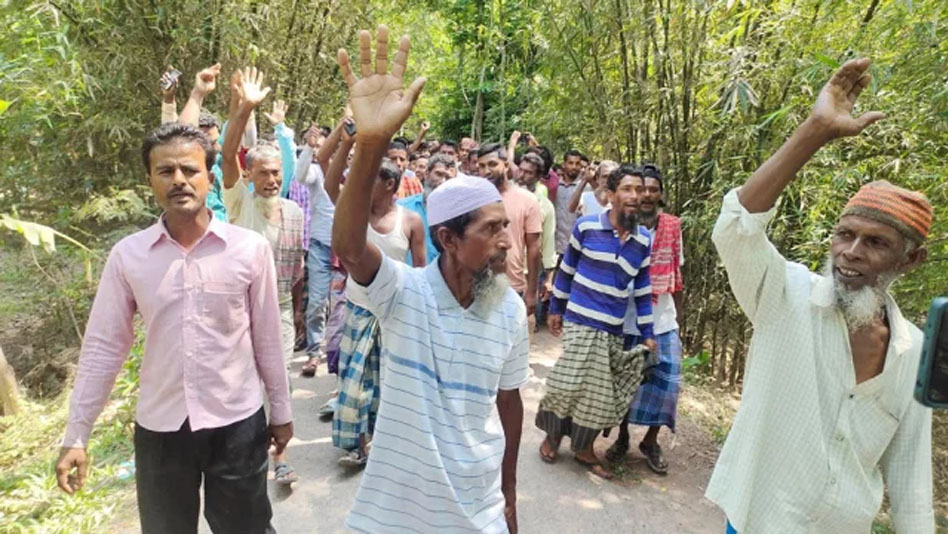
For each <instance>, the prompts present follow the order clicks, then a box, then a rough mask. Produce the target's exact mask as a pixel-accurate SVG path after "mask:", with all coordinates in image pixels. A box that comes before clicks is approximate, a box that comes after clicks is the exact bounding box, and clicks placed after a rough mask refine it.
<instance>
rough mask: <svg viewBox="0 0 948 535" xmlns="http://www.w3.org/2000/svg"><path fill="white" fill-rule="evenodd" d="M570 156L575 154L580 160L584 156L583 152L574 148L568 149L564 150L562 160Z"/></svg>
mask: <svg viewBox="0 0 948 535" xmlns="http://www.w3.org/2000/svg"><path fill="white" fill-rule="evenodd" d="M571 156H575V157H577V158H579V159H580V160H582V159H583V158H586V157H585V156H583V153H581V152H579V151H578V150H576V149H569V150H568V151H566V152H565V153H564V154H563V161H564V162H565V161H566V160H567V159H568V158H569V157H571Z"/></svg>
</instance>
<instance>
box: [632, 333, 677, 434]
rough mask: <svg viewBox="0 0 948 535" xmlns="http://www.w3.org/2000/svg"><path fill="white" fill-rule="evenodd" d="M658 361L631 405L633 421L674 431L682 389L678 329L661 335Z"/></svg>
mask: <svg viewBox="0 0 948 535" xmlns="http://www.w3.org/2000/svg"><path fill="white" fill-rule="evenodd" d="M657 338H658V340H657V342H658V364H657V365H656V366H655V367H654V368H652V369H651V374H650V375H649V378H648V381H646V382H645V383H642V386H641V387H639V390H638V392H636V394H635V398H634V399H633V400H632V404H631V405H630V406H629V419H628V422H629V423H630V424H635V425H647V426H650V427H651V426H662V425H667V426H668V428H669V429H671V430H672V432H674V431H675V417H676V415H677V413H678V393H679V392H680V391H681V338H679V337H678V329H674V330H671V331H668V332H664V333H662V334H659V335H658V337H657Z"/></svg>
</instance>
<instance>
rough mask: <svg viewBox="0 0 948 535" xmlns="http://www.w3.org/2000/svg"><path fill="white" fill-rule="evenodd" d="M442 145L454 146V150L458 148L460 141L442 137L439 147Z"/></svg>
mask: <svg viewBox="0 0 948 535" xmlns="http://www.w3.org/2000/svg"><path fill="white" fill-rule="evenodd" d="M442 147H454V150H458V142H457V141H455V140H453V139H442V140H441V145H439V146H438V148H442Z"/></svg>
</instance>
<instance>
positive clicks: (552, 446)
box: [540, 435, 562, 464]
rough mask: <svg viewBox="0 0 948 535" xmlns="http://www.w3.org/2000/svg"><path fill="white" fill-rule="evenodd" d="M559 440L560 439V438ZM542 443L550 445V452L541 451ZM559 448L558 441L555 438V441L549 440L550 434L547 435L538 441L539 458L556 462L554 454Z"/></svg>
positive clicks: (550, 462)
mask: <svg viewBox="0 0 948 535" xmlns="http://www.w3.org/2000/svg"><path fill="white" fill-rule="evenodd" d="M560 440H562V438H561V439H560ZM544 444H546V445H547V446H549V447H550V450H551V451H550V453H544V452H543V445H544ZM559 449H560V441H559V440H557V441H556V442H554V441H552V440H550V435H547V436H546V438H544V439H543V442H541V443H540V458H541V459H543V462H545V463H548V464H553V463H555V462H556V456H557V452H558V451H559Z"/></svg>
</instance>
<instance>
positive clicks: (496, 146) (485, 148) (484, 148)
mask: <svg viewBox="0 0 948 535" xmlns="http://www.w3.org/2000/svg"><path fill="white" fill-rule="evenodd" d="M492 152H496V153H497V156H499V157H500V158H501V159H504V160H506V159H507V151H506V150H504V145H503V143H488V144H487V145H481V148H479V149H477V157H478V158H482V157H484V156H487V155H488V154H490V153H492Z"/></svg>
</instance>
